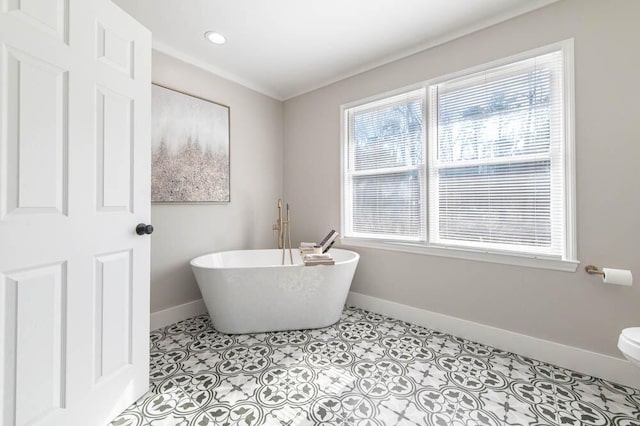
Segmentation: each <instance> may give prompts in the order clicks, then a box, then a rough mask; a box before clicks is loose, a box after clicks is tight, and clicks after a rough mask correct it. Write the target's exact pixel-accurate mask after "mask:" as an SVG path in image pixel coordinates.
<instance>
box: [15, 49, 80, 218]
mask: <svg viewBox="0 0 640 426" xmlns="http://www.w3.org/2000/svg"><path fill="white" fill-rule="evenodd" d="M3 53H4V55H3V56H4V62H5V64H6V65H5V66H6V68H5V69H6V75H5V78H4V80H5V87H6V88H7V91H6V92H5V96H4V99H3V101H4V102H5V104H6V106H7V116H6V126H7V139H6V146H5V149H6V153H7V155H6V157H5V159H4V161H5V167H6V170H7V188H6V191H3V192H4V193H3V198H4V200H3V203H2V204H4V205H5V206H6V213H5V214H25V213H26V214H66V212H67V206H66V198H67V197H66V195H67V188H66V176H65V171H66V161H67V158H66V153H67V130H68V129H67V111H68V99H69V92H68V84H67V81H68V71H66V70H64V69H61V68H58V67H57V66H55V65H53V64H50V63H47V62H44V61H42V60H39V59H37V58H34V57H33V56H30V55H28V54H25V53H23V52H19V51H17V50H15V49H12V48H7V47H5V49H4V52H3ZM3 216H4V215H3Z"/></svg>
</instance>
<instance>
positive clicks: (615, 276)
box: [602, 268, 633, 286]
mask: <svg viewBox="0 0 640 426" xmlns="http://www.w3.org/2000/svg"><path fill="white" fill-rule="evenodd" d="M602 272H604V275H603V276H602V281H603V282H605V283H606V284H617V285H627V286H629V285H631V284H633V275H631V271H628V270H626V269H612V268H602Z"/></svg>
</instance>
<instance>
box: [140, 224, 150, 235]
mask: <svg viewBox="0 0 640 426" xmlns="http://www.w3.org/2000/svg"><path fill="white" fill-rule="evenodd" d="M152 232H153V225H146V224H144V223H139V224H138V226H136V234H138V235H144V234H147V235H149V234H151V233H152Z"/></svg>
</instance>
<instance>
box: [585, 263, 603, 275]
mask: <svg viewBox="0 0 640 426" xmlns="http://www.w3.org/2000/svg"><path fill="white" fill-rule="evenodd" d="M584 270H585V271H586V272H587V274H589V275H604V272H603V271H601V270H600V269H598V267H597V266H595V265H587V266H585V267H584Z"/></svg>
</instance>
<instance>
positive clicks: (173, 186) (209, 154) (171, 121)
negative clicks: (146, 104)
mask: <svg viewBox="0 0 640 426" xmlns="http://www.w3.org/2000/svg"><path fill="white" fill-rule="evenodd" d="M151 105H152V108H151V110H152V112H151V125H152V127H151V202H152V203H154V204H193V203H196V204H198V203H200V204H202V203H229V202H231V182H230V181H231V179H230V178H231V162H230V148H231V140H230V139H231V134H230V124H231V121H230V120H231V117H230V116H231V109H230V108H229V107H228V106H226V105H223V104H220V103H217V102H214V101H211V100H209V99H205V98H202V97H199V96H195V95H192V94H190V93H185V92H182V91H178V90H175V89H172V88H169V87H166V86H162V85H160V84H157V83H153V84H152V89H151Z"/></svg>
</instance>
